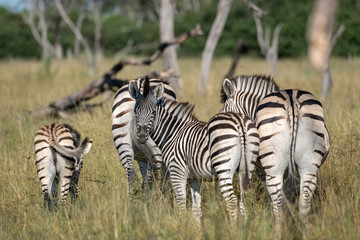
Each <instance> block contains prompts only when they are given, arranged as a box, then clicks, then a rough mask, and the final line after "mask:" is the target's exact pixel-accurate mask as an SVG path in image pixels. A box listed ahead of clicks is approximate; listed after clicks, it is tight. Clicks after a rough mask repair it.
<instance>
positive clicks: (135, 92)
mask: <svg viewBox="0 0 360 240" xmlns="http://www.w3.org/2000/svg"><path fill="white" fill-rule="evenodd" d="M129 93H130V96H131V97H132V98H134V99H137V97H138V96H139V95H140V91H139V88H138V86H137V84H136V81H134V80H133V81H130V83H129Z"/></svg>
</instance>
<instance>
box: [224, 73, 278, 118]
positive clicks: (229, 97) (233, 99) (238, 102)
mask: <svg viewBox="0 0 360 240" xmlns="http://www.w3.org/2000/svg"><path fill="white" fill-rule="evenodd" d="M278 90H279V87H278V85H277V84H276V83H275V82H274V80H273V79H272V78H271V77H269V76H262V75H250V76H246V75H242V76H237V77H234V78H232V79H225V80H224V82H223V87H222V89H221V102H223V103H224V105H223V107H222V108H221V110H220V112H240V113H242V114H244V115H245V116H247V117H249V118H250V119H251V120H252V121H254V122H255V110H256V107H257V106H258V105H259V101H260V100H261V99H262V98H264V97H265V96H266V95H267V94H269V93H271V92H274V91H278Z"/></svg>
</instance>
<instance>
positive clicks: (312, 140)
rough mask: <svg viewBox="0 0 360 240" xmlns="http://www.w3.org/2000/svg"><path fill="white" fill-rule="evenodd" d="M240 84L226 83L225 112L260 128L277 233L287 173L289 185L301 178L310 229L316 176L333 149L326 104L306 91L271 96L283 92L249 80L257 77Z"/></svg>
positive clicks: (302, 201) (303, 214)
mask: <svg viewBox="0 0 360 240" xmlns="http://www.w3.org/2000/svg"><path fill="white" fill-rule="evenodd" d="M236 79H238V80H239V81H240V83H239V82H237V81H234V80H233V81H229V80H225V81H224V84H223V88H224V89H223V92H224V94H225V95H226V96H225V98H224V100H225V103H224V106H223V110H231V111H235V112H240V113H243V112H245V113H247V115H248V116H250V117H251V119H252V120H253V121H254V122H255V123H256V126H257V128H258V133H259V137H260V148H259V158H258V159H259V160H260V161H261V165H262V166H263V168H264V171H265V173H266V185H267V189H268V192H269V194H270V196H271V199H272V204H273V211H274V214H275V217H276V229H277V231H278V232H280V231H281V221H282V204H283V177H284V174H285V171H286V170H287V169H288V172H289V174H288V181H289V182H294V177H295V178H296V176H297V174H299V175H300V203H299V204H300V205H299V211H300V216H301V220H302V223H303V224H304V225H305V228H306V224H307V216H308V213H309V211H310V201H311V197H312V193H313V191H314V190H315V188H316V180H317V171H318V168H319V167H320V166H321V164H322V163H323V162H324V161H325V159H326V156H327V154H328V152H329V149H330V140H329V134H328V131H327V129H326V126H325V123H324V116H323V109H322V106H321V103H320V102H319V101H318V100H317V99H316V98H315V97H314V96H313V95H312V94H311V93H309V92H305V91H302V90H294V89H291V90H281V91H272V90H275V89H276V88H278V87H277V85H276V84H275V83H274V81H273V80H271V79H270V78H268V77H256V78H255V80H256V81H258V82H259V83H258V84H254V83H252V82H251V81H247V80H246V79H254V77H252V76H242V77H240V78H239V77H238V78H236ZM242 79H243V80H242ZM241 81H244V82H243V84H242V83H241ZM266 82H267V83H266ZM234 83H235V84H234ZM246 84H248V86H247V87H246ZM237 86H245V87H241V88H237ZM254 86H255V87H254ZM262 88H263V89H262ZM257 93H265V94H257ZM265 95H266V96H265ZM244 96H256V97H255V98H249V97H247V98H246V97H244ZM249 101H250V102H249ZM251 101H252V102H251Z"/></svg>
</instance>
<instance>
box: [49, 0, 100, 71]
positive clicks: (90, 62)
mask: <svg viewBox="0 0 360 240" xmlns="http://www.w3.org/2000/svg"><path fill="white" fill-rule="evenodd" d="M55 4H56V8H57V9H58V11H59V13H60V15H61V17H62V18H63V19H64V22H65V23H66V24H67V25H68V26H69V28H70V29H71V31H72V32H73V33H74V34H75V36H76V37H77V38H78V40H79V41H80V43H81V44H82V46H83V47H84V50H85V53H86V58H87V61H88V67H89V73H90V76H93V75H94V74H95V59H94V55H93V53H92V51H91V49H90V46H89V44H88V42H87V41H86V40H85V38H84V37H83V35H82V34H81V32H80V30H79V29H78V28H76V26H75V25H74V23H73V22H72V21H71V19H70V18H69V16H68V15H67V14H66V12H65V10H64V7H63V5H62V4H61V2H60V0H55Z"/></svg>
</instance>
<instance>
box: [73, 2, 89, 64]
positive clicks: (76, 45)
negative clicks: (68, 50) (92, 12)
mask: <svg viewBox="0 0 360 240" xmlns="http://www.w3.org/2000/svg"><path fill="white" fill-rule="evenodd" d="M85 10H86V5H85V4H83V5H82V6H81V7H80V11H79V16H78V19H77V20H76V28H77V29H79V31H80V32H81V28H82V23H83V21H84V19H85V16H86V14H85V13H86V11H85ZM74 56H75V58H79V57H80V41H79V39H78V38H77V37H76V36H75V39H74Z"/></svg>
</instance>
